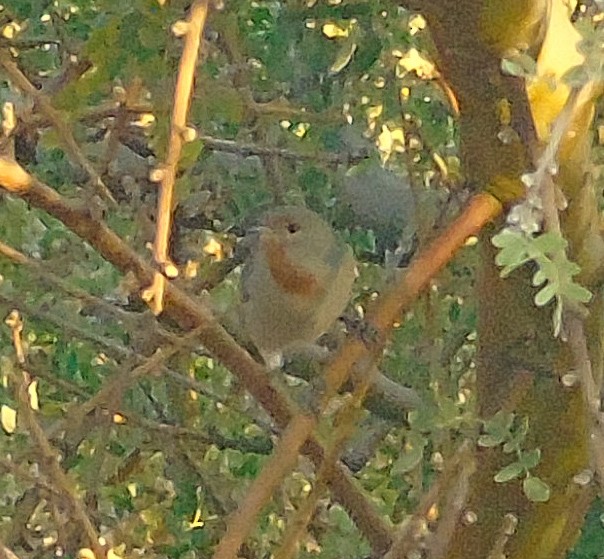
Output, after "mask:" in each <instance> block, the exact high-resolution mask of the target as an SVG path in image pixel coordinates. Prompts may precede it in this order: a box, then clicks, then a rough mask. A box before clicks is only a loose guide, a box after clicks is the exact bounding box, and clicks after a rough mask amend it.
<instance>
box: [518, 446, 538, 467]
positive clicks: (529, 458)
mask: <svg viewBox="0 0 604 559" xmlns="http://www.w3.org/2000/svg"><path fill="white" fill-rule="evenodd" d="M540 461H541V450H540V449H539V448H535V449H533V450H530V451H528V452H523V453H522V454H521V456H520V460H519V462H520V463H521V464H522V466H523V467H524V469H526V470H530V469H531V468H534V467H535V466H536V465H537V464H539V462H540Z"/></svg>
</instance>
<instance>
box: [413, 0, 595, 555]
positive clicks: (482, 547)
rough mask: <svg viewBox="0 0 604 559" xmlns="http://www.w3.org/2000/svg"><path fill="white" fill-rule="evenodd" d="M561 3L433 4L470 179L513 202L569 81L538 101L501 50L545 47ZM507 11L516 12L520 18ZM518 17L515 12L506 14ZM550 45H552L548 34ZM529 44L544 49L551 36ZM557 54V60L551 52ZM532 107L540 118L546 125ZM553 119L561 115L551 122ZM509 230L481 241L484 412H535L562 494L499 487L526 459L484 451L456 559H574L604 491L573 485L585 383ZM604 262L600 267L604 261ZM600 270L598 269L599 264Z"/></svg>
mask: <svg viewBox="0 0 604 559" xmlns="http://www.w3.org/2000/svg"><path fill="white" fill-rule="evenodd" d="M552 1H553V4H552V5H551V6H550V5H548V3H547V2H527V1H523V0H509V1H508V2H503V0H482V1H479V0H456V1H455V2H452V1H449V0H443V1H440V2H438V1H436V2H432V3H429V4H430V5H429V6H427V7H425V8H423V9H424V13H425V16H426V18H427V20H428V24H429V26H430V28H431V30H432V35H433V38H434V42H435V45H436V48H437V51H438V55H439V58H440V69H441V71H442V73H443V75H444V77H445V79H446V80H447V81H448V83H449V84H450V86H451V88H452V90H453V91H454V93H455V95H456V97H457V100H458V102H459V107H460V122H459V126H460V140H461V148H462V164H463V166H464V169H465V173H466V176H467V177H468V178H469V179H470V180H471V181H472V182H473V183H475V184H476V186H477V187H478V188H483V189H487V190H489V191H490V192H491V193H493V194H494V195H495V196H497V197H498V198H499V199H500V200H502V201H504V202H509V201H512V200H514V199H515V198H516V197H518V196H520V195H521V194H522V191H523V187H522V185H521V183H520V177H521V175H522V174H523V173H525V172H527V171H529V170H530V168H531V158H530V154H531V153H532V151H531V150H532V149H534V148H535V147H536V146H537V145H538V140H539V139H543V138H538V137H537V134H538V132H539V133H540V134H541V135H542V136H543V130H548V126H549V124H551V121H552V120H553V118H555V116H556V114H557V112H559V111H560V110H561V109H562V107H563V106H564V102H565V98H566V96H567V95H568V91H566V90H565V89H564V86H561V88H559V89H557V90H555V91H551V89H549V88H542V89H541V90H539V91H538V92H535V90H533V91H529V95H531V96H532V97H531V102H533V103H540V105H539V106H538V107H537V105H536V104H535V105H534V106H533V107H531V105H530V104H529V95H527V93H526V89H525V85H524V82H523V81H522V80H520V79H518V78H513V77H509V76H504V75H503V74H502V73H501V71H500V64H501V54H502V52H501V50H502V48H508V47H509V46H513V45H514V43H513V40H514V36H513V33H518V37H519V38H520V39H522V41H526V39H527V37H535V40H536V41H535V42H539V43H540V42H541V39H542V38H543V36H544V33H542V32H541V31H546V27H547V25H550V24H552V22H554V19H555V18H557V20H556V22H557V24H560V21H559V20H560V14H561V13H562V12H561V11H560V10H562V9H564V7H563V4H562V0H552ZM497 4H501V5H503V4H505V5H506V10H507V12H506V10H503V11H498V9H497ZM550 9H551V10H550ZM523 10H524V12H523ZM554 11H555V17H554ZM506 13H507V14H514V16H513V18H512V17H511V16H509V15H506ZM506 17H510V18H511V19H510V20H509V21H506V19H505V18H506ZM498 18H499V19H498ZM566 23H568V22H566ZM508 24H509V25H508ZM564 24H565V23H564V22H562V23H561V25H564ZM506 25H508V27H507V28H506ZM568 25H569V26H570V24H569V23H568ZM529 26H532V27H531V29H532V31H531V32H530V33H525V34H524V36H523V35H522V32H523V29H525V27H529ZM508 28H509V30H508ZM571 29H572V28H571ZM506 33H507V35H506ZM510 33H512V35H510ZM565 36H566V37H568V35H565ZM572 37H573V38H574V36H572ZM544 45H545V46H544V48H545V47H547V46H548V43H547V39H546V42H545V43H544ZM529 47H530V48H531V49H532V50H533V51H534V52H539V48H540V47H541V44H532V45H529ZM556 47H557V48H560V47H562V48H567V49H572V50H573V52H570V53H569V55H568V56H566V57H565V56H559V55H557V59H558V60H560V63H561V64H564V63H566V64H568V63H569V61H570V62H573V61H574V60H576V49H575V44H574V43H573V41H572V40H570V38H569V40H566V41H560V40H559V37H558V40H557V45H556ZM551 61H552V57H550V58H549V59H548V62H549V63H551ZM564 71H566V68H562V69H561V72H555V74H556V75H557V76H559V75H561V74H562V73H563V72H564ZM547 95H552V99H551V100H550V99H548V98H547V97H544V96H547ZM502 106H508V107H511V111H512V115H511V126H512V128H513V129H514V130H515V131H516V133H517V135H518V138H519V139H518V140H517V141H515V140H512V141H511V142H509V143H504V142H503V141H501V139H500V138H501V134H500V133H501V132H502V129H503V127H504V126H505V122H504V119H502V117H501V114H502V113H501V107H502ZM535 107H537V108H536V109H535ZM544 108H545V109H547V110H543V109H544ZM531 110H533V113H531ZM531 114H534V115H535V119H537V120H536V126H535V125H534V124H533V118H532V116H531ZM547 118H549V121H548V122H544V120H546V119H547ZM577 119H578V122H580V126H581V127H583V128H582V129H581V133H579V134H578V135H576V136H575V137H574V138H569V139H567V140H566V141H565V145H564V147H563V149H562V152H561V157H562V160H561V161H560V166H561V172H560V176H561V177H562V178H563V179H564V181H565V192H566V194H567V196H568V197H569V198H570V204H571V208H572V209H571V210H569V212H567V215H566V216H565V227H566V230H568V237H569V241H570V243H571V247H570V248H571V257H574V258H575V259H576V260H579V261H580V260H581V258H578V256H579V255H580V254H581V253H582V252H584V250H585V249H584V244H583V243H584V241H583V237H585V234H584V233H585V232H586V231H588V232H589V233H590V234H592V241H593V242H595V243H596V245H597V244H598V242H601V239H600V238H599V230H598V227H597V222H596V220H597V208H596V206H595V196H594V195H593V191H590V190H589V189H588V187H587V186H586V184H585V176H584V172H583V171H584V169H585V168H586V165H587V157H588V154H589V149H588V145H587V144H586V140H587V138H588V136H587V133H586V130H587V128H588V125H589V123H590V121H591V111H590V110H589V108H587V109H586V110H584V111H583V112H582V113H581V114H580V115H577ZM578 126H579V125H578V124H577V126H575V128H577V127H578ZM573 197H574V198H575V199H578V198H581V200H582V202H581V204H578V203H577V204H575V205H574V206H573ZM586 209H587V211H586ZM574 220H580V222H581V223H580V224H579V223H577V221H574ZM500 225H501V224H500ZM497 230H498V227H494V228H493V229H492V230H491V231H488V232H485V234H484V235H483V238H482V239H481V242H482V255H483V259H482V270H481V271H480V274H479V281H478V299H479V305H480V311H479V332H478V334H479V354H478V370H477V388H478V396H479V402H480V406H479V407H480V412H481V414H482V417H484V418H485V419H488V418H489V417H490V416H492V415H493V414H494V413H495V412H497V411H498V410H500V409H505V410H507V411H513V412H515V413H517V414H520V415H522V416H526V417H528V419H529V425H530V430H529V435H528V437H527V441H526V446H527V449H532V448H539V449H541V453H542V462H541V464H540V465H539V466H538V467H537V468H536V470H535V474H536V475H538V476H540V477H541V478H542V479H543V480H544V481H546V482H547V483H548V484H549V486H550V487H551V490H552V491H551V498H550V499H549V501H548V502H546V503H531V502H529V501H528V499H527V498H526V496H524V494H523V493H522V489H521V482H520V481H518V480H515V481H511V482H507V483H503V484H498V483H496V482H495V481H494V480H493V476H494V475H495V473H496V472H497V471H498V470H499V469H500V468H501V467H502V466H504V465H506V464H508V463H510V462H511V461H513V460H514V458H513V457H510V455H505V454H504V453H503V452H502V450H501V448H500V447H497V448H494V449H484V450H479V451H478V453H479V456H478V463H479V465H480V467H479V468H478V470H477V473H476V474H475V475H474V477H473V478H472V483H471V491H470V498H469V503H468V506H467V509H468V510H471V511H473V512H474V513H475V514H476V518H477V521H476V522H475V523H473V524H469V525H466V524H464V523H463V522H461V521H460V522H459V525H458V527H457V531H456V534H455V538H454V540H453V541H452V542H451V549H450V553H449V554H448V555H447V557H448V558H460V559H461V558H463V559H472V558H476V559H478V558H480V559H484V558H486V557H493V556H497V557H499V556H500V555H497V554H496V553H499V554H500V553H501V552H503V553H505V555H506V556H507V557H509V558H515V559H526V558H528V557H530V558H531V559H541V558H543V559H546V558H547V559H552V558H555V557H560V558H562V557H564V556H565V554H566V552H567V550H568V549H569V547H570V546H571V545H572V544H573V543H574V541H575V539H576V537H577V535H578V533H579V528H580V526H581V524H582V520H583V517H584V514H585V512H586V510H587V508H588V507H589V504H590V502H591V500H592V498H593V493H592V490H591V489H589V488H580V487H579V486H577V485H576V484H575V483H574V482H573V476H575V474H577V473H578V472H579V471H581V470H582V469H584V468H585V467H587V466H588V449H587V440H586V425H585V412H584V406H583V402H582V396H581V392H580V389H579V388H565V387H563V385H562V383H561V382H560V380H559V379H560V377H561V376H562V375H563V374H564V373H566V372H568V369H569V368H570V367H571V366H572V363H571V359H570V355H569V351H570V350H569V348H568V346H566V345H565V344H563V343H562V342H560V341H559V340H555V339H554V337H553V334H552V331H553V328H552V321H551V309H547V308H546V309H538V308H536V307H535V305H534V303H533V296H534V290H533V288H532V287H531V284H530V273H529V271H526V270H525V271H524V273H522V272H515V273H514V274H513V275H512V277H510V278H508V279H505V280H502V279H501V278H500V277H499V272H498V270H497V269H496V266H495V262H494V257H495V249H494V247H493V246H492V245H491V243H490V238H491V236H492V235H493V234H494V233H495V232H496V231H497ZM579 231H581V233H579ZM580 263H581V262H580ZM588 264H589V263H588ZM595 269H599V264H598V265H597V266H594V270H595ZM590 274H591V278H594V277H595V272H590ZM591 278H588V279H591ZM594 322H597V321H594ZM507 514H513V515H514V516H515V517H516V518H517V519H518V525H517V529H516V532H515V534H514V535H511V536H509V535H506V533H505V521H504V517H505V515H507ZM501 545H503V547H502V548H500V547H499V546H501Z"/></svg>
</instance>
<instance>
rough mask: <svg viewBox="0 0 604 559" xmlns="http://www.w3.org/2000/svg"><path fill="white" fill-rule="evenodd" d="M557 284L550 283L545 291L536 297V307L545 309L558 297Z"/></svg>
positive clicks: (542, 290)
mask: <svg viewBox="0 0 604 559" xmlns="http://www.w3.org/2000/svg"><path fill="white" fill-rule="evenodd" d="M556 287H557V286H556V284H554V283H548V284H547V285H546V286H545V287H544V288H543V289H541V290H540V291H539V293H537V295H535V305H537V306H538V307H543V306H545V305H547V304H548V303H549V302H550V301H551V300H552V299H553V298H554V297H555V296H556V292H557V289H556Z"/></svg>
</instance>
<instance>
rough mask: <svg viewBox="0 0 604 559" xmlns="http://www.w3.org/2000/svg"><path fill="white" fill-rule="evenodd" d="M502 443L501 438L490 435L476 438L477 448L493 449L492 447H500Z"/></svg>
mask: <svg viewBox="0 0 604 559" xmlns="http://www.w3.org/2000/svg"><path fill="white" fill-rule="evenodd" d="M502 442H503V438H502V437H494V436H492V435H480V437H478V446H483V447H485V448H493V447H494V446H497V445H500V444H501V443H502Z"/></svg>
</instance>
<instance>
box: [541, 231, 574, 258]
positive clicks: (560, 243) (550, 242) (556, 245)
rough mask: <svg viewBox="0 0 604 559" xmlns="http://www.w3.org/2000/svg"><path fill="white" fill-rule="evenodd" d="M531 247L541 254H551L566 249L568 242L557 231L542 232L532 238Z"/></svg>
mask: <svg viewBox="0 0 604 559" xmlns="http://www.w3.org/2000/svg"><path fill="white" fill-rule="evenodd" d="M532 244H533V247H534V249H535V250H538V251H539V252H541V253H543V254H553V253H556V252H558V251H561V250H564V249H566V247H567V246H568V242H567V241H566V239H565V238H564V237H562V236H561V235H560V234H559V233H551V232H549V233H543V235H539V236H538V237H535V238H534V239H533V242H532Z"/></svg>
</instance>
